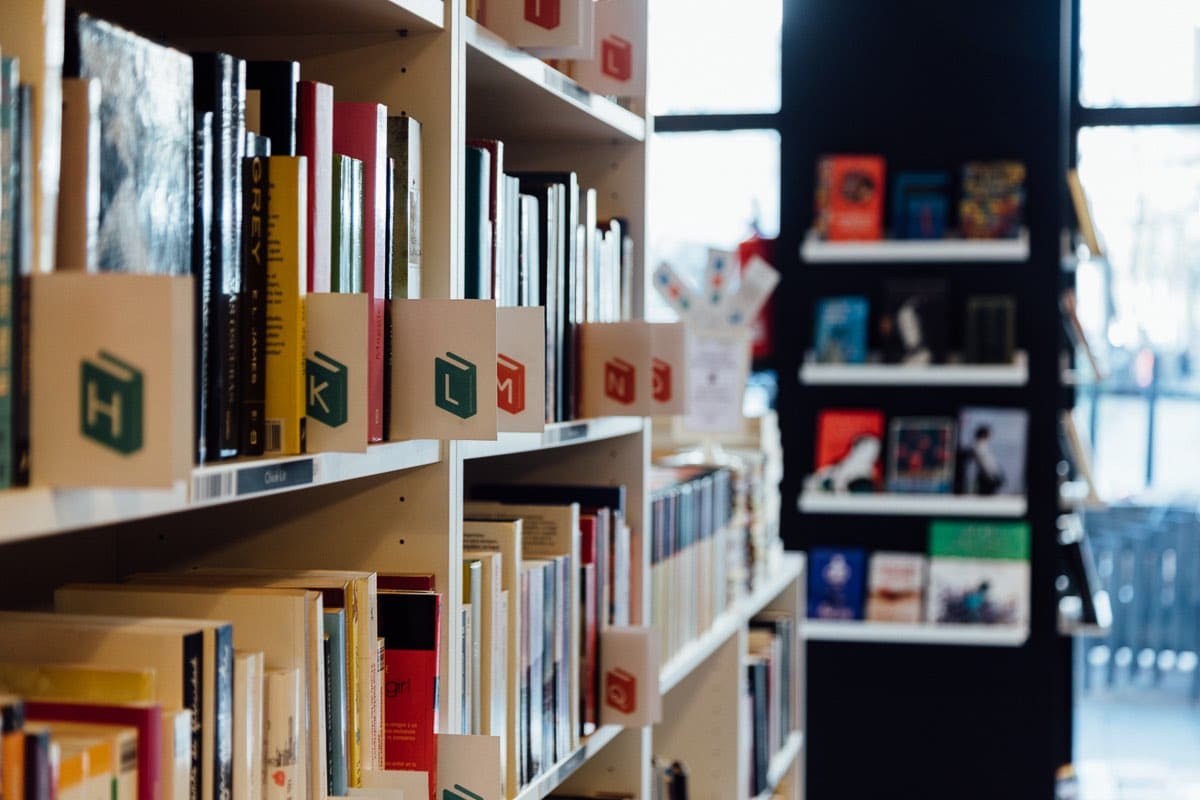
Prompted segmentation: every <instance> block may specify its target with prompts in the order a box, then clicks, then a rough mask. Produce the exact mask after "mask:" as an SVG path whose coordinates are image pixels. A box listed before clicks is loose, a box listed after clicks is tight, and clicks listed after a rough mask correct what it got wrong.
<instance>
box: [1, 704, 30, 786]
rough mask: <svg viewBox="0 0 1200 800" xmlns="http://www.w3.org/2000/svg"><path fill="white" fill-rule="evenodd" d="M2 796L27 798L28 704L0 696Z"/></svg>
mask: <svg viewBox="0 0 1200 800" xmlns="http://www.w3.org/2000/svg"><path fill="white" fill-rule="evenodd" d="M0 796H2V797H4V800H12V799H13V798H15V799H16V800H23V799H24V797H25V704H24V703H23V702H21V700H20V699H19V698H17V697H13V696H12V695H0Z"/></svg>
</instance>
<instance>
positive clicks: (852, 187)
mask: <svg viewBox="0 0 1200 800" xmlns="http://www.w3.org/2000/svg"><path fill="white" fill-rule="evenodd" d="M884 172H885V167H884V160H883V159H882V158H881V157H879V156H855V155H845V156H824V157H822V158H821V159H820V160H819V161H818V162H817V230H818V232H820V234H821V235H822V236H823V238H825V239H828V240H829V241H831V242H836V241H870V240H875V239H881V238H883V195H884Z"/></svg>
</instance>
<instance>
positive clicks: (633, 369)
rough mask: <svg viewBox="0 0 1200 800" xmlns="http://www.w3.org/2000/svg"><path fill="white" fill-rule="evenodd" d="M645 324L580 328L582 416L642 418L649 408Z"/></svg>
mask: <svg viewBox="0 0 1200 800" xmlns="http://www.w3.org/2000/svg"><path fill="white" fill-rule="evenodd" d="M649 327H650V326H649V324H648V323H645V322H596V323H588V324H586V325H582V326H580V329H579V339H580V347H579V351H580V362H581V366H582V375H581V380H580V411H581V413H582V414H583V416H584V417H607V416H645V415H646V414H648V413H649V410H650V408H651V407H652V406H651V400H650V392H651V375H650V349H651V347H650V330H649Z"/></svg>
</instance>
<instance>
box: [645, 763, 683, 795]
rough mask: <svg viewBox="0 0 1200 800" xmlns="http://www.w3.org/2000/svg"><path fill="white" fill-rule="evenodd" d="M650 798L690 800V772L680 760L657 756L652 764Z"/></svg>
mask: <svg viewBox="0 0 1200 800" xmlns="http://www.w3.org/2000/svg"><path fill="white" fill-rule="evenodd" d="M650 774H651V778H650V797H651V798H652V800H689V798H690V797H691V796H692V795H691V793H690V790H689V789H688V781H689V777H690V776H689V770H688V766H687V764H685V763H684V762H682V761H679V760H678V759H669V758H663V757H661V756H656V757H655V758H654V759H653V761H652V762H651V773H650Z"/></svg>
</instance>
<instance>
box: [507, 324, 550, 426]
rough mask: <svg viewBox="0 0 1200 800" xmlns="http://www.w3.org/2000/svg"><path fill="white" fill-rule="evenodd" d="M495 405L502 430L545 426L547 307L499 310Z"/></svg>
mask: <svg viewBox="0 0 1200 800" xmlns="http://www.w3.org/2000/svg"><path fill="white" fill-rule="evenodd" d="M496 407H497V408H498V409H499V417H498V419H497V426H498V427H499V429H500V430H501V431H516V432H526V433H528V432H533V433H541V432H542V431H543V430H544V429H545V427H546V309H545V308H544V307H543V306H534V307H532V308H509V307H505V308H498V309H496Z"/></svg>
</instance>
